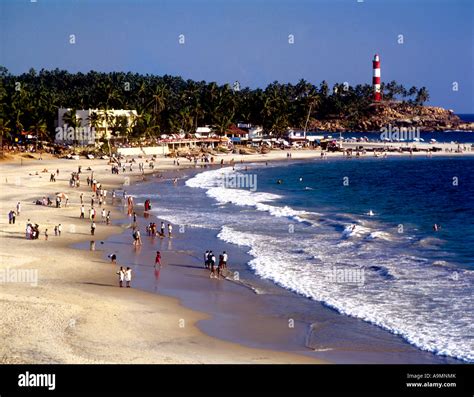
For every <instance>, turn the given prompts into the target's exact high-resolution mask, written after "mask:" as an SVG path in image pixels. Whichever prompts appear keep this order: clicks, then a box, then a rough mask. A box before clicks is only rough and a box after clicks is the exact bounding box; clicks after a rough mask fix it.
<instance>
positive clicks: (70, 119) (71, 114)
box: [63, 109, 82, 151]
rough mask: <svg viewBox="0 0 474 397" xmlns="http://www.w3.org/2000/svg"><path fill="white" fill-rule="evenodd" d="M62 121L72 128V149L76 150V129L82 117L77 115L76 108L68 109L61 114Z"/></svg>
mask: <svg viewBox="0 0 474 397" xmlns="http://www.w3.org/2000/svg"><path fill="white" fill-rule="evenodd" d="M63 121H64V122H65V123H66V124H67V125H68V126H69V127H72V128H74V138H73V141H72V143H73V146H74V151H76V138H77V134H76V132H77V129H78V128H79V127H80V126H81V124H82V119H81V118H80V117H77V112H76V109H70V110H69V111H67V112H66V113H64V115H63ZM64 134H66V131H64Z"/></svg>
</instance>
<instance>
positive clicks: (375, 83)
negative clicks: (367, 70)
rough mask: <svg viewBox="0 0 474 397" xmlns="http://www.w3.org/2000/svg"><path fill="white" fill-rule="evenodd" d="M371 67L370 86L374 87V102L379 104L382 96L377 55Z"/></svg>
mask: <svg viewBox="0 0 474 397" xmlns="http://www.w3.org/2000/svg"><path fill="white" fill-rule="evenodd" d="M372 65H373V69H374V76H373V78H372V85H373V86H374V102H380V101H381V100H382V94H381V92H380V58H379V56H378V55H377V54H375V56H374V60H373V62H372Z"/></svg>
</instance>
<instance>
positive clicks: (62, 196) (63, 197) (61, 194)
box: [56, 193, 69, 200]
mask: <svg viewBox="0 0 474 397" xmlns="http://www.w3.org/2000/svg"><path fill="white" fill-rule="evenodd" d="M56 196H57V197H59V198H62V199H65V200H67V199H68V198H69V197H68V195H67V194H66V193H56Z"/></svg>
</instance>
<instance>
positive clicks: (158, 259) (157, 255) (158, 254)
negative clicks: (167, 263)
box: [155, 251, 161, 267]
mask: <svg viewBox="0 0 474 397" xmlns="http://www.w3.org/2000/svg"><path fill="white" fill-rule="evenodd" d="M156 266H161V253H160V251H156V256H155V267H156Z"/></svg>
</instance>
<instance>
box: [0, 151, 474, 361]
mask: <svg viewBox="0 0 474 397" xmlns="http://www.w3.org/2000/svg"><path fill="white" fill-rule="evenodd" d="M286 154H287V151H284V150H281V151H278V150H277V151H272V152H270V153H268V154H265V155H244V156H241V155H235V154H229V155H225V156H217V157H216V160H215V163H217V164H218V163H219V162H220V159H221V158H223V159H224V161H225V163H226V164H228V162H229V161H230V159H234V160H235V162H236V163H240V161H241V160H243V161H244V162H245V163H249V162H255V161H273V160H286V159H287V157H286ZM444 154H445V153H442V152H441V153H436V154H435V155H444ZM469 154H472V153H469ZM389 155H400V154H389ZM405 155H407V154H405ZM415 155H424V156H426V154H424V153H415ZM332 156H341V154H339V153H329V155H328V157H332ZM367 156H371V154H368V155H367ZM28 157H33V158H28ZM37 157H38V156H37V155H35V156H31V155H28V156H26V155H19V154H17V155H15V156H11V157H10V159H9V160H8V161H3V162H2V163H0V187H1V189H0V203H1V204H0V206H1V213H2V216H1V217H0V225H1V230H0V272H2V271H3V272H4V274H5V272H7V271H10V272H11V271H13V272H15V271H16V272H18V271H19V270H25V269H32V270H37V271H38V277H39V279H38V284H37V286H31V285H29V284H27V283H16V282H2V281H1V279H0V286H1V288H0V310H1V312H2V314H3V316H2V320H1V321H0V338H1V339H2V342H3V343H2V344H1V345H0V363H320V362H322V361H320V360H317V359H315V358H312V357H307V356H303V355H300V354H291V353H285V352H279V351H273V350H262V349H253V348H247V347H243V346H241V345H239V344H236V343H230V342H225V341H221V340H219V339H216V338H213V337H210V336H207V335H206V334H204V333H203V332H202V331H201V330H200V329H198V327H197V326H196V325H195V324H196V322H197V321H199V320H202V319H206V318H208V315H206V314H204V313H201V312H197V311H192V310H189V309H186V308H184V307H183V306H182V305H180V303H179V301H178V300H177V299H175V298H170V297H165V296H161V295H157V294H154V293H149V292H144V291H140V290H136V289H133V288H132V289H121V288H118V286H117V284H118V283H117V276H116V274H115V272H116V266H114V265H112V264H111V263H108V262H107V261H106V260H104V255H103V252H100V251H96V252H91V251H87V250H79V249H74V248H72V246H73V245H77V243H80V242H85V243H88V242H89V241H90V240H91V236H90V222H89V220H88V219H86V220H82V219H79V214H80V202H79V195H80V192H83V193H84V207H85V209H86V218H87V210H88V208H89V206H90V197H91V195H92V192H91V191H90V189H89V188H88V186H87V183H86V182H85V178H86V177H87V175H88V174H89V171H86V168H87V167H91V168H92V169H93V171H94V175H95V177H96V178H97V179H98V181H99V182H101V183H102V185H103V186H104V188H105V189H107V190H108V192H109V193H108V200H107V205H106V208H107V210H111V211H112V220H117V219H119V218H120V217H123V214H122V213H121V212H120V211H119V210H118V209H117V208H116V207H113V206H112V205H111V199H110V196H111V193H110V192H111V190H112V189H113V188H116V189H117V188H118V189H120V188H122V186H123V183H124V182H126V183H128V181H129V180H130V182H131V183H133V181H134V180H141V179H142V178H141V176H140V175H139V172H138V165H135V170H134V172H132V173H129V172H127V173H126V174H120V175H112V174H111V173H110V166H109V165H107V161H105V160H87V159H81V160H77V161H76V160H66V159H57V158H54V157H51V156H46V155H43V160H38V158H37ZM319 157H320V151H318V150H293V151H292V160H303V159H311V158H319ZM138 161H140V160H138ZM180 163H181V168H183V167H186V166H193V164H192V163H190V162H189V161H187V160H185V159H180ZM78 165H82V170H83V174H82V175H81V187H80V188H71V187H69V184H68V181H69V177H70V174H71V172H73V171H76V170H77V167H78ZM45 168H46V169H48V171H49V172H45V173H42V172H41V171H42V170H43V169H45ZM56 169H59V170H60V174H59V177H57V182H56V183H53V182H49V175H50V172H53V171H54V170H56ZM170 169H175V170H176V169H178V167H177V166H175V165H173V159H171V158H167V159H163V158H160V159H158V161H157V163H156V168H155V172H156V171H157V170H170ZM36 172H38V175H36ZM146 172H147V173H149V172H150V170H149V169H148V168H147V170H146ZM126 178H129V179H126ZM56 192H65V193H66V194H68V195H69V198H70V200H69V206H68V207H67V208H60V209H56V208H54V206H53V207H45V206H41V205H35V204H34V203H33V201H34V200H36V199H41V198H42V197H43V196H50V197H51V198H52V199H53V201H54V195H55V193H56ZM18 201H21V203H22V211H21V215H20V216H19V217H17V218H16V224H15V225H9V224H8V218H7V214H8V212H9V211H10V210H14V209H15V206H16V203H17V202H18ZM27 219H31V221H32V222H33V223H37V224H39V225H40V232H41V235H40V238H39V239H38V240H27V239H26V238H25V226H26V221H27ZM59 223H61V224H62V225H63V233H62V236H60V237H59V236H58V237H56V236H54V231H53V229H54V225H57V224H59ZM96 223H97V229H96V235H95V236H94V240H95V241H96V248H97V249H98V250H99V249H100V241H101V240H105V239H106V238H107V237H108V236H110V235H112V234H119V233H121V232H123V228H124V227H125V226H117V225H115V226H106V225H104V224H101V223H100V215H99V221H97V222H96ZM45 228H47V229H48V232H49V240H48V241H45V237H44V230H45Z"/></svg>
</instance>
